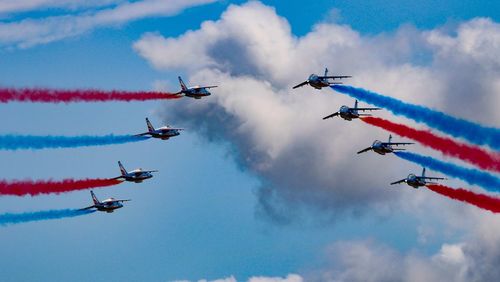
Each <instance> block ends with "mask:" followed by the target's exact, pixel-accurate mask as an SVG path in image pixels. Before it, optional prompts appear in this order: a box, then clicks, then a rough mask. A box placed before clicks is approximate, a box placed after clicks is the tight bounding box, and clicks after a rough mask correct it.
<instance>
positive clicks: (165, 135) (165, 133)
mask: <svg viewBox="0 0 500 282" xmlns="http://www.w3.org/2000/svg"><path fill="white" fill-rule="evenodd" d="M146 124H147V126H148V132H144V133H141V134H137V135H135V136H145V135H150V136H151V137H153V138H160V139H161V140H167V139H169V138H170V137H174V136H177V135H179V134H181V133H180V132H179V131H181V130H184V129H182V128H173V127H170V126H169V125H166V126H162V127H160V128H157V129H155V128H154V127H153V125H152V124H151V122H150V121H149V119H148V118H146Z"/></svg>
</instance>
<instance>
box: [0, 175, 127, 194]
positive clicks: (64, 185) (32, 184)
mask: <svg viewBox="0 0 500 282" xmlns="http://www.w3.org/2000/svg"><path fill="white" fill-rule="evenodd" d="M121 182H122V181H121V180H118V179H99V178H97V179H82V180H75V179H63V180H60V181H54V180H38V181H33V180H22V181H20V180H13V181H7V180H0V196H26V195H30V196H37V195H40V194H44V195H47V194H60V193H66V192H71V191H79V190H85V189H92V188H99V187H101V188H102V187H108V186H113V185H117V184H120V183H121Z"/></svg>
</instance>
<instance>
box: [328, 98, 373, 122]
mask: <svg viewBox="0 0 500 282" xmlns="http://www.w3.org/2000/svg"><path fill="white" fill-rule="evenodd" d="M376 110H381V108H358V100H356V102H354V108H349V107H348V106H342V107H340V109H339V111H338V112H336V113H333V114H331V115H329V116H326V117H324V118H323V119H329V118H332V117H336V116H340V117H341V118H343V119H345V120H348V121H351V120H353V119H355V118H359V117H362V116H365V117H366V116H371V115H370V114H360V113H358V111H363V112H364V111H376Z"/></svg>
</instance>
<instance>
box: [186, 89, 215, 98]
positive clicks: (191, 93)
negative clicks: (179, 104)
mask: <svg viewBox="0 0 500 282" xmlns="http://www.w3.org/2000/svg"><path fill="white" fill-rule="evenodd" d="M182 93H184V95H185V96H187V97H190V98H194V99H201V98H203V97H207V96H210V95H212V93H210V91H208V90H207V89H206V88H190V89H187V90H184V91H182Z"/></svg>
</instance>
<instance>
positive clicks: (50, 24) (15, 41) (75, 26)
mask: <svg viewBox="0 0 500 282" xmlns="http://www.w3.org/2000/svg"><path fill="white" fill-rule="evenodd" d="M214 1H215V0H183V1H181V0H143V1H136V2H125V3H120V4H118V5H116V6H114V7H112V8H106V9H97V10H95V11H85V12H82V13H80V14H77V15H72V14H67V15H60V16H52V17H46V18H39V19H23V20H20V21H13V22H5V23H0V45H4V46H18V47H21V48H26V47H31V46H34V45H37V44H44V43H49V42H53V41H56V40H60V39H63V38H67V37H72V36H76V35H80V34H82V33H85V32H88V31H91V30H93V29H95V28H99V27H113V26H117V25H122V24H125V23H127V22H130V21H134V20H139V19H142V18H146V17H158V16H173V15H175V14H177V13H179V12H181V11H182V10H184V9H186V8H189V7H193V6H197V5H203V4H207V3H212V2H214Z"/></svg>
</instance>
